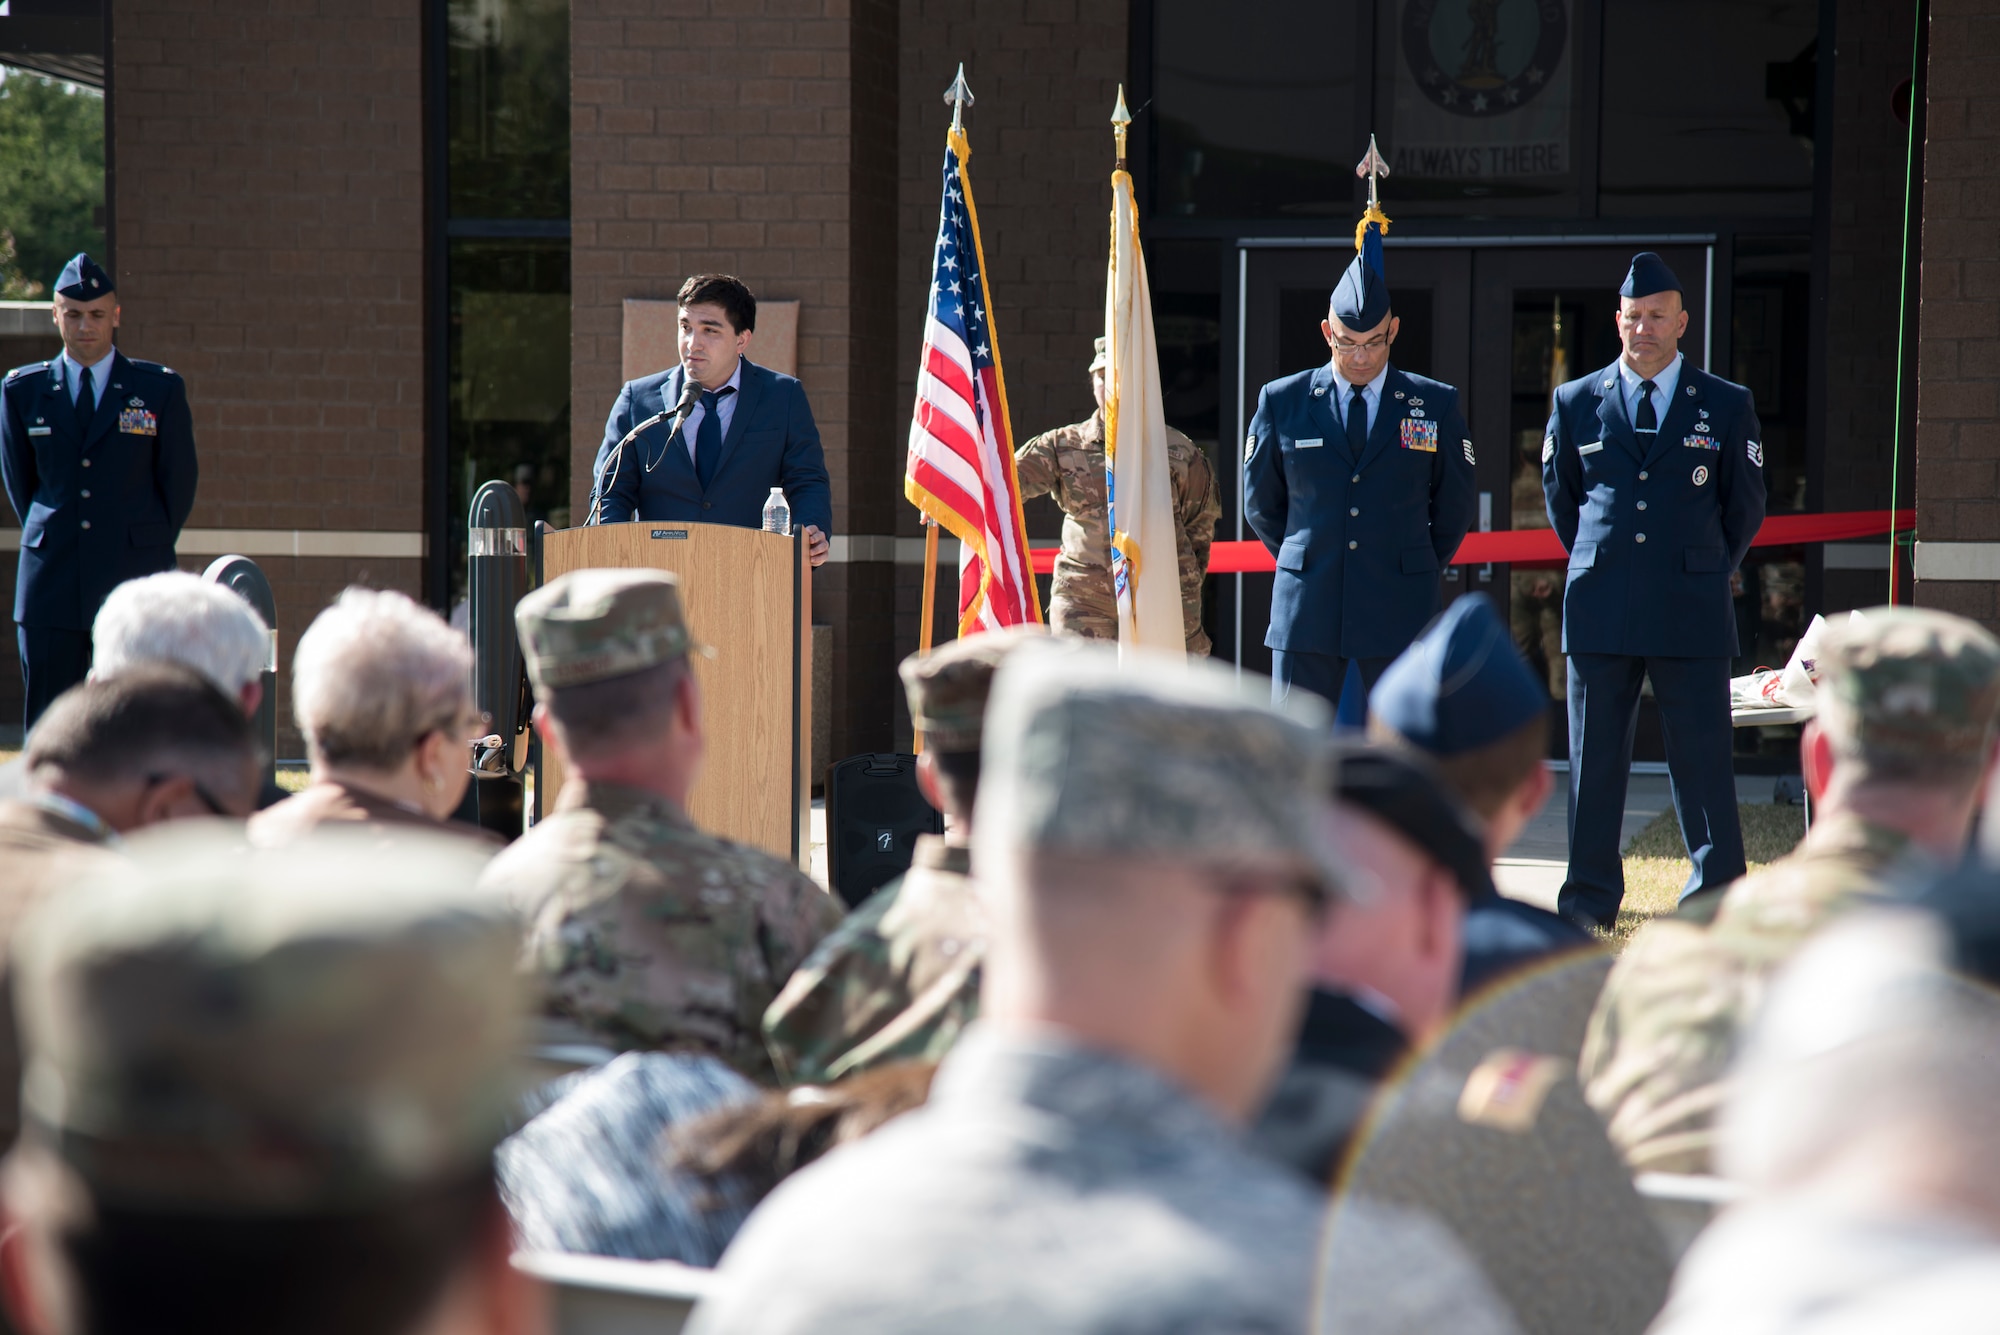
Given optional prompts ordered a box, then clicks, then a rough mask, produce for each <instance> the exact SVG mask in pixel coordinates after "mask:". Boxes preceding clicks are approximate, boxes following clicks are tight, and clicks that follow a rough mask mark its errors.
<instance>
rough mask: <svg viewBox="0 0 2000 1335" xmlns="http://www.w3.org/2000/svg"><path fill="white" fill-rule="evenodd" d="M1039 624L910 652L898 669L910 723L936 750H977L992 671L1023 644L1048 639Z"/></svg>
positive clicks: (1015, 627) (992, 632) (991, 683)
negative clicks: (922, 652)
mask: <svg viewBox="0 0 2000 1335" xmlns="http://www.w3.org/2000/svg"><path fill="white" fill-rule="evenodd" d="M1047 636H1048V632H1047V631H1045V630H1043V629H1042V628H1041V627H1040V626H1014V627H1010V628H1009V629H1007V630H999V631H988V632H987V633H986V634H983V635H973V636H969V637H967V638H965V639H960V640H953V641H951V642H950V643H948V644H945V645H941V646H939V647H938V648H936V649H933V650H931V651H930V652H929V653H927V654H911V655H910V656H909V657H908V658H906V659H904V660H903V665H902V667H901V668H899V669H898V671H899V672H901V673H902V677H903V690H904V692H905V693H906V694H907V695H908V696H909V699H910V722H911V723H912V724H913V725H914V726H915V727H916V728H917V730H918V731H919V732H921V733H923V735H924V744H925V745H927V746H930V747H932V748H934V749H936V750H939V751H977V750H978V749H979V738H980V725H981V724H982V723H983V722H984V720H985V718H986V697H987V694H988V693H989V692H990V691H991V690H992V687H993V673H994V672H995V670H997V669H998V668H999V666H1000V660H1002V659H1003V658H1005V657H1006V656H1007V655H1008V654H1010V653H1012V652H1013V651H1014V650H1016V649H1018V648H1020V647H1021V646H1022V645H1023V644H1029V643H1033V642H1035V641H1037V640H1042V639H1046V638H1047Z"/></svg>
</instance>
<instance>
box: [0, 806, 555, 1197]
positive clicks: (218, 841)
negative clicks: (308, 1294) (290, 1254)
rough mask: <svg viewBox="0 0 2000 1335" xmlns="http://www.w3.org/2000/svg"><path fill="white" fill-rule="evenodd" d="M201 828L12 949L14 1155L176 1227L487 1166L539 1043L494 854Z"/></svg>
mask: <svg viewBox="0 0 2000 1335" xmlns="http://www.w3.org/2000/svg"><path fill="white" fill-rule="evenodd" d="M201 825H202V826H203V827H205V828H193V829H190V828H189V827H188V826H186V825H181V826H177V827H175V828H173V829H171V830H166V831H162V832H161V833H159V834H156V835H145V836H142V837H140V838H138V839H135V840H134V841H133V842H132V844H131V846H130V853H131V857H130V860H129V861H128V862H125V863H123V864H121V865H120V866H118V867H117V868H115V869H108V870H106V871H104V872H101V873H99V874H98V875H97V876H96V877H95V879H94V880H92V881H91V882H89V883H87V884H85V885H84V886H82V887H80V888H78V889H75V890H72V891H68V892H66V893H64V894H62V895H60V896H57V897H55V898H54V899H53V900H52V901H51V902H50V905H49V907H48V908H47V909H46V910H45V911H44V912H43V913H42V914H41V915H40V916H39V917H37V918H35V919H34V920H32V921H31V922H30V923H29V924H28V925H27V927H26V928H25V929H24V931H23V933H22V934H21V935H20V936H19V937H18V938H17V940H16V943H15V952H14V956H13V961H14V963H13V967H14V970H15V999H16V1002H17V1004H18V1006H19V1008H20V1014H21V1021H22V1036H23V1040H24V1056H25V1063H24V1065H25V1072H26V1074H25V1078H24V1079H23V1081H22V1114H23V1131H22V1135H23V1139H24V1144H27V1145H29V1146H30V1147H33V1148H35V1149H37V1150H40V1151H42V1152H44V1153H46V1154H49V1155H52V1156H54V1157H55V1158H56V1159H58V1160H60V1161H61V1162H62V1163H64V1164H65V1165H66V1166H67V1167H68V1169H69V1170H70V1171H71V1173H72V1174H73V1175H74V1176H76V1177H77V1178H79V1179H80V1180H81V1182H82V1183H83V1184H84V1185H85V1187H87V1188H88V1190H89V1191H90V1193H91V1195H92V1196H93V1197H94V1198H95V1199H97V1200H99V1201H103V1202H107V1203H109V1202H115V1203H118V1204H121V1205H125V1206H129V1207H143V1208H152V1209H166V1210H168V1211H169V1212H172V1213H192V1212H201V1213H212V1214H225V1215H227V1214H240V1215H263V1214H272V1213H280V1212H284V1213H322V1212H334V1211H344V1210H351V1209H364V1208H368V1207H369V1206H372V1205H376V1204H380V1203H384V1202H386V1201H388V1200H392V1199H394V1198H395V1197H396V1196H397V1195H399V1194H401V1193H403V1192H406V1191H408V1190H409V1189H411V1188H419V1187H423V1186H426V1185H431V1184H445V1183H450V1182H453V1181H458V1180H463V1179H464V1178H465V1177H466V1176H468V1175H470V1174H473V1173H476V1172H478V1171H480V1170H482V1169H483V1168H484V1167H486V1166H487V1165H490V1163H491V1155H492V1151H493V1147H494V1146H495V1145H496V1144H498V1143H499V1140H500V1138H501V1136H502V1135H503V1134H504V1132H505V1130H506V1126H507V1118H508V1115H509V1114H510V1112H511V1111H512V1109H513V1106H514V1103H515V1099H516V1098H517V1096H518V1094H519V1092H520V1087H519V1085H518V1083H517V1063H518V1061H519V1058H520V1052H521V1047H522V1044H523V1043H524V1042H525V1040H526V1033H527V1030H526V1009H525V1006H524V998H523V994H522V991H521V986H522V985H521V983H520V981H519V975H518V974H517V973H516V971H515V968H514V964H515V958H516V956H517V954H518V952H519V949H520V930H519V927H518V925H517V924H516V923H515V922H514V921H513V919H512V918H511V917H510V916H509V915H508V914H507V912H506V907H505V903H504V901H503V900H501V899H500V898H498V897H497V896H494V895H491V894H487V893H485V892H481V891H478V890H476V889H475V888H474V883H475V881H476V879H477V877H478V875H479V872H480V870H481V867H482V865H483V862H484V859H483V858H481V857H479V856H478V855H477V854H476V853H473V852H468V851H467V849H466V848H465V846H464V844H463V842H462V841H459V840H444V839H441V838H436V837H433V838H425V837H423V836H412V837H408V838H404V837H399V838H398V839H397V840H396V843H395V847H394V850H393V852H391V851H390V850H388V849H386V848H385V847H383V846H382V845H381V844H380V842H379V841H378V840H375V839H373V838H371V837H370V836H368V835H366V834H365V833H362V832H341V833H335V834H316V835H314V836H313V837H312V838H309V839H306V840H301V841H298V842H295V843H292V844H288V845H286V846H285V847H283V848H279V849H260V848H252V847H250V846H249V845H248V844H246V843H245V842H244V840H243V838H242V835H241V833H240V831H225V830H223V829H220V828H217V827H213V826H209V825H208V823H207V822H202V823H201Z"/></svg>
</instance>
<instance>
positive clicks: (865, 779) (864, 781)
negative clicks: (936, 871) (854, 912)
mask: <svg viewBox="0 0 2000 1335" xmlns="http://www.w3.org/2000/svg"><path fill="white" fill-rule="evenodd" d="M943 833H944V813H943V812H941V811H939V810H938V809H937V808H936V807H934V806H932V805H931V804H930V803H929V802H926V801H925V800H924V795H923V792H922V790H921V789H919V788H918V787H917V758H916V757H915V756H901V755H861V756H849V757H848V758H847V759H845V760H842V761H838V762H836V763H835V764H834V765H833V766H832V767H831V768H830V769H828V770H827V772H826V875H827V880H828V881H830V882H831V883H832V885H833V890H834V893H835V894H837V895H839V896H840V897H841V898H842V899H844V900H846V901H847V905H848V907H849V908H852V907H854V906H855V905H856V904H859V903H860V902H861V901H862V900H864V899H866V898H868V896H870V895H872V894H874V893H875V892H876V891H877V890H879V889H881V888H882V887H883V886H884V885H886V884H888V883H889V882H890V881H892V880H894V879H895V878H896V877H898V876H901V875H902V874H903V873H904V872H906V871H908V870H909V869H910V859H911V857H913V856H914V855H915V852H916V846H917V836H918V835H920V834H943Z"/></svg>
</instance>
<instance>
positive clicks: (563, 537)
mask: <svg viewBox="0 0 2000 1335" xmlns="http://www.w3.org/2000/svg"><path fill="white" fill-rule="evenodd" d="M538 564H539V576H540V582H546V581H548V580H552V579H554V578H555V577H556V576H558V575H563V574H567V573H568V572H570V571H572V570H586V569H592V568H604V567H610V568H614V569H634V568H642V567H643V568H650V569H654V570H670V571H672V572H673V573H674V574H676V575H678V576H680V581H681V606H682V608H683V610H684V611H685V612H686V615H687V619H688V628H689V630H690V631H692V632H693V635H694V639H695V643H697V644H705V645H708V646H710V647H711V648H712V649H713V650H714V656H713V657H705V656H703V655H700V654H696V655H695V656H694V660H693V661H694V669H695V677H696V679H697V680H698V681H699V682H700V683H701V697H702V731H703V734H704V736H705V737H706V739H707V743H708V747H707V752H706V755H705V757H704V759H703V760H702V765H701V773H700V776H699V777H698V778H697V779H696V780H695V788H694V795H693V798H692V800H691V801H690V802H689V812H688V814H689V815H691V816H692V817H693V818H694V821H695V824H697V825H699V826H700V827H701V828H702V829H704V830H708V831H710V832H711V833H714V834H719V835H723V836H725V837H727V838H730V839H735V840H737V841H739V842H741V843H745V844H750V845H753V846H755V847H757V848H761V849H763V850H765V851H766V852H768V853H770V854H772V855H773V856H775V857H780V858H784V859H786V860H788V861H790V862H792V863H794V864H795V865H797V866H798V867H799V868H800V869H801V870H804V869H806V866H807V862H808V857H809V853H810V849H809V847H808V844H809V832H810V825H809V822H810V820H811V817H812V780H811V777H810V773H809V767H810V765H811V763H812V572H811V567H810V563H809V561H808V559H807V556H806V545H805V539H804V537H803V536H802V535H800V534H798V533H794V534H793V535H792V536H790V537H781V536H780V535H778V534H775V533H764V532H761V531H759V530H757V529H751V528H734V527H731V526H729V525H726V524H683V523H656V522H654V521H651V520H635V521H633V522H632V523H629V524H598V525H594V526H591V527H588V528H565V529H554V530H550V531H547V532H545V533H543V534H542V539H541V553H540V561H539V563H538ZM538 750H539V752H540V754H541V757H542V759H541V765H540V769H539V770H538V772H537V774H536V779H535V787H536V791H537V793H538V794H541V798H540V800H539V802H538V805H539V806H540V808H541V810H542V812H543V813H544V814H546V813H549V812H552V811H554V810H555V799H556V795H557V794H558V793H560V792H561V791H562V782H563V773H562V762H561V759H560V758H559V757H558V756H557V755H556V754H555V751H554V748H553V747H549V746H542V747H540V748H538Z"/></svg>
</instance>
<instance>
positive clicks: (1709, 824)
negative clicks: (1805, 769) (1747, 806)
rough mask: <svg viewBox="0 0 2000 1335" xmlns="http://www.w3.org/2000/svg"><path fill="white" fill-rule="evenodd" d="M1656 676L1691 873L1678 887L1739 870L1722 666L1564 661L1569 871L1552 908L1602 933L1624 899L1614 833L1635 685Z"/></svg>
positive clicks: (1722, 879) (1739, 836) (1586, 658)
mask: <svg viewBox="0 0 2000 1335" xmlns="http://www.w3.org/2000/svg"><path fill="white" fill-rule="evenodd" d="M1648 676H1650V677H1651V678H1652V679H1653V698H1654V700H1655V701H1657V702H1658V704H1659V707H1660V730H1661V732H1662V733H1663V734H1664V735H1665V738H1666V744H1667V774H1668V778H1669V780H1670V782H1671V785H1672V791H1673V797H1674V814H1675V815H1676V816H1677V817H1679V819H1680V824H1681V836H1682V837H1683V838H1684V839H1685V840H1686V841H1687V848H1688V856H1689V858H1690V859H1691V860H1692V861H1693V863H1694V872H1693V874H1692V875H1691V876H1689V877H1688V882H1687V885H1686V886H1685V887H1683V888H1682V890H1681V897H1682V898H1686V897H1687V896H1688V895H1691V894H1693V893H1694V892H1695V891H1697V890H1719V889H1721V888H1722V887H1723V886H1725V885H1727V884H1729V882H1731V881H1733V880H1735V879H1736V878H1737V877H1739V876H1741V875H1742V874H1743V827H1742V823H1741V822H1740V821H1739V820H1738V819H1737V814H1736V775H1735V770H1734V768H1733V765H1732V763H1731V760H1730V752H1731V749H1732V746H1733V743H1732V741H1731V733H1730V722H1729V660H1728V659H1726V658H1641V657H1636V656H1633V655H1627V654H1578V653H1573V654H1571V655H1570V656H1569V875H1568V878H1567V879H1565V880H1564V882H1563V887H1562V891H1561V893H1560V894H1559V895H1558V896H1557V898H1556V907H1557V909H1558V910H1559V911H1560V912H1561V913H1562V914H1563V916H1564V917H1567V918H1570V919H1573V920H1578V921H1583V920H1588V921H1591V922H1595V923H1597V924H1598V925H1600V926H1603V927H1609V926H1611V925H1612V924H1613V923H1614V922H1616V921H1617V918H1618V904H1619V901H1621V900H1622V899H1624V897H1625V865H1624V862H1623V861H1622V859H1621V858H1620V856H1619V847H1618V845H1619V835H1620V831H1621V827H1622V826H1623V824H1624V820H1625V781H1626V780H1627V779H1628V778H1629V777H1630V776H1631V771H1632V734H1633V732H1634V730H1635V729H1636V728H1637V726H1638V722H1639V687H1640V684H1641V683H1642V682H1643V681H1644V679H1645V678H1646V677H1648Z"/></svg>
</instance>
